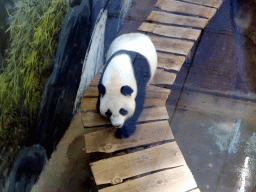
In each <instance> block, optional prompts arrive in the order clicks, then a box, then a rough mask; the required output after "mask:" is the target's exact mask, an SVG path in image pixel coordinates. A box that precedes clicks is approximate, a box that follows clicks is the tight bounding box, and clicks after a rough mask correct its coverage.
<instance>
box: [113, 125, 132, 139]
mask: <svg viewBox="0 0 256 192" xmlns="http://www.w3.org/2000/svg"><path fill="white" fill-rule="evenodd" d="M128 125H129V126H128ZM128 125H124V126H123V127H122V128H120V129H117V130H116V132H115V137H116V138H119V139H121V138H128V137H130V136H131V135H132V134H133V133H134V131H135V128H136V126H135V125H133V124H128Z"/></svg>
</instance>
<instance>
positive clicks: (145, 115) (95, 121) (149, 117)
mask: <svg viewBox="0 0 256 192" xmlns="http://www.w3.org/2000/svg"><path fill="white" fill-rule="evenodd" d="M81 115H82V122H83V125H84V127H85V128H86V127H96V126H103V125H111V122H110V120H109V119H106V118H105V117H103V116H102V115H101V114H99V113H97V112H96V111H87V112H85V113H84V112H83V113H82V114H81ZM166 119H169V116H168V113H167V111H166V107H165V106H160V107H153V108H145V109H144V110H143V111H142V113H141V115H140V117H139V119H138V121H154V120H166Z"/></svg>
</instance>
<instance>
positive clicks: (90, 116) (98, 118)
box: [81, 111, 111, 128]
mask: <svg viewBox="0 0 256 192" xmlns="http://www.w3.org/2000/svg"><path fill="white" fill-rule="evenodd" d="M81 116H82V122H83V125H84V127H85V128H86V127H95V126H103V125H111V122H110V121H109V120H108V119H106V118H104V117H103V116H102V115H101V114H99V113H97V112H95V111H87V112H85V113H84V112H82V113H81Z"/></svg>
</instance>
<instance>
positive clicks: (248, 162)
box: [167, 0, 256, 192]
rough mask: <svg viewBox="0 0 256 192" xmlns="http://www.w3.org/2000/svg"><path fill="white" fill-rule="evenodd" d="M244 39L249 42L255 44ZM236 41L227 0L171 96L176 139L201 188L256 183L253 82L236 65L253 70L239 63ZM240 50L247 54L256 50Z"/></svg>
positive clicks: (230, 188) (233, 188) (240, 187)
mask: <svg viewBox="0 0 256 192" xmlns="http://www.w3.org/2000/svg"><path fill="white" fill-rule="evenodd" d="M242 39H243V40H244V42H245V44H246V45H248V44H250V42H251V40H250V39H248V38H246V37H245V38H243V37H242ZM235 40H236V39H235V32H234V30H233V29H232V25H231V21H230V5H229V1H227V0H226V1H224V3H223V4H222V6H221V7H220V9H219V10H218V12H217V13H216V15H215V16H214V17H213V18H212V19H211V20H210V22H209V23H208V25H207V26H206V28H205V29H204V31H203V33H202V37H201V39H200V40H199V43H198V45H197V47H196V49H195V50H196V53H195V56H194V58H192V59H191V62H188V63H186V65H184V66H183V68H182V70H181V71H180V72H179V73H178V76H177V79H176V81H175V83H174V85H173V86H172V92H171V95H170V96H169V99H168V100H167V110H168V112H169V115H170V117H171V119H170V125H171V128H172V130H173V134H174V137H175V140H176V141H177V143H178V145H179V147H180V149H181V151H182V153H183V155H184V157H185V159H186V162H187V164H188V166H189V168H190V169H191V171H192V173H193V175H194V177H195V179H196V181H197V184H198V187H199V188H200V190H201V191H202V192H206V191H207V192H208V191H209V192H212V191H220V192H226V191H227V192H229V191H230V192H236V191H237V192H238V191H239V192H240V191H241V192H243V191H252V190H253V188H254V187H255V185H256V176H255V175H256V168H255V165H256V164H255V154H256V153H255V152H256V132H255V130H256V129H255V126H256V119H255V114H256V104H255V103H253V102H252V101H255V95H254V94H253V87H254V84H253V82H250V81H249V78H247V77H246V76H245V78H244V79H243V78H239V77H242V75H243V74H242V71H241V70H240V68H239V66H238V65H240V67H241V65H242V67H244V68H251V67H250V66H248V65H252V63H249V62H247V61H245V62H244V63H238V64H237V63H236V61H237V57H238V55H237V54H240V52H239V50H238V45H237V44H236V41H235ZM242 48H243V50H245V52H244V54H245V57H246V58H250V54H251V53H252V52H253V50H255V49H256V47H255V45H251V46H246V47H245V46H244V47H242ZM249 72H251V73H253V71H249ZM245 75H246V74H245Z"/></svg>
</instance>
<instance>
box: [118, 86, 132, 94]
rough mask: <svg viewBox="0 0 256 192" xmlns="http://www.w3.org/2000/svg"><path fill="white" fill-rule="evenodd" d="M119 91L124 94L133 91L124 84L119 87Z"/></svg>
mask: <svg viewBox="0 0 256 192" xmlns="http://www.w3.org/2000/svg"><path fill="white" fill-rule="evenodd" d="M121 93H122V94H123V95H125V96H126V95H131V94H132V93H133V89H132V88H131V87H130V86H128V85H125V86H123V87H121Z"/></svg>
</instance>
